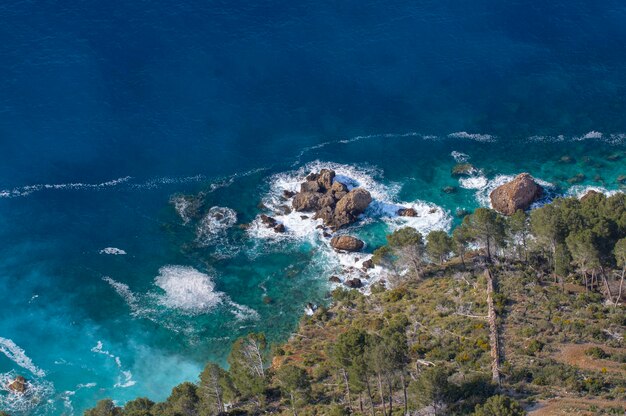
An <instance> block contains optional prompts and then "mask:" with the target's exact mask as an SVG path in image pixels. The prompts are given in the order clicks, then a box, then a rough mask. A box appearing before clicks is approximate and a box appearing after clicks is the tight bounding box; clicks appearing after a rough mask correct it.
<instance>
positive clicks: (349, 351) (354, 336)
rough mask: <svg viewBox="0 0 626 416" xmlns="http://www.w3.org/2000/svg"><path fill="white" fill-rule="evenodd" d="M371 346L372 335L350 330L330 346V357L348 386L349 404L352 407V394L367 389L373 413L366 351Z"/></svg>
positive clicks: (355, 329)
mask: <svg viewBox="0 0 626 416" xmlns="http://www.w3.org/2000/svg"><path fill="white" fill-rule="evenodd" d="M369 344H370V335H369V334H368V333H367V332H365V331H363V330H360V329H357V328H350V329H348V331H346V332H344V333H343V334H341V335H340V336H339V337H338V338H337V341H336V342H335V343H334V344H333V345H331V346H330V349H329V356H330V358H331V361H332V363H333V364H334V365H335V367H337V369H338V370H339V371H340V373H341V378H342V379H343V381H344V383H345V386H346V397H347V400H348V404H349V406H350V407H352V397H351V396H352V392H353V391H354V392H360V391H363V390H364V389H366V391H367V394H368V397H369V401H370V408H371V410H372V413H373V404H372V392H371V386H370V384H369V370H370V369H369V368H368V365H367V364H368V363H367V358H366V351H367V349H368V347H369Z"/></svg>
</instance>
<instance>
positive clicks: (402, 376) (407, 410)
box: [400, 275, 624, 416]
mask: <svg viewBox="0 0 626 416" xmlns="http://www.w3.org/2000/svg"><path fill="white" fill-rule="evenodd" d="M623 277H624V276H623V275H622V279H623ZM400 381H401V382H402V395H403V397H404V416H406V415H408V414H409V407H408V406H409V403H408V400H407V397H406V383H405V381H404V370H403V371H402V372H401V373H400Z"/></svg>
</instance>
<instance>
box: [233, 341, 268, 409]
mask: <svg viewBox="0 0 626 416" xmlns="http://www.w3.org/2000/svg"><path fill="white" fill-rule="evenodd" d="M266 353H267V341H266V339H265V335H264V334H262V333H251V334H248V335H247V336H245V337H242V338H239V339H238V340H237V341H235V343H234V344H233V347H232V349H231V351H230V355H229V356H228V364H229V365H230V376H231V379H232V382H233V384H234V386H235V388H236V389H237V391H238V392H239V393H240V394H241V395H242V396H243V397H244V398H251V397H255V398H257V399H259V398H260V396H261V394H262V393H263V391H264V390H265V384H266V379H265V376H266V374H265V361H264V360H265V354H266Z"/></svg>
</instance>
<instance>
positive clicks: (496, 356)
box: [485, 269, 500, 386]
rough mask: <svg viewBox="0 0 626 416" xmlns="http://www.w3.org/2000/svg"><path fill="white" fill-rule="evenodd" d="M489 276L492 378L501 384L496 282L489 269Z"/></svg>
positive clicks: (488, 303) (487, 275) (487, 272)
mask: <svg viewBox="0 0 626 416" xmlns="http://www.w3.org/2000/svg"><path fill="white" fill-rule="evenodd" d="M485 277H486V278H487V306H488V308H489V314H488V315H487V316H488V319H489V343H490V344H491V380H492V381H493V382H494V383H495V384H497V385H498V386H499V385H500V345H499V341H498V322H497V318H498V317H497V315H496V308H495V306H494V304H493V295H494V282H493V276H492V275H491V272H490V271H489V269H486V270H485Z"/></svg>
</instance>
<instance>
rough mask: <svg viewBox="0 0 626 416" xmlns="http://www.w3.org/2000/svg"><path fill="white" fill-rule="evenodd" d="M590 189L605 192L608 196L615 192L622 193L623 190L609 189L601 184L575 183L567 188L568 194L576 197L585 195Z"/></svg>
mask: <svg viewBox="0 0 626 416" xmlns="http://www.w3.org/2000/svg"><path fill="white" fill-rule="evenodd" d="M589 191H595V192H599V193H601V194H604V195H606V196H613V195H615V194H618V193H621V191H618V190H609V189H606V188H603V187H601V186H584V185H574V186H572V187H571V188H569V189H568V190H567V196H573V197H576V198H578V199H580V198H582V197H583V196H585V195H586V194H587V192H589Z"/></svg>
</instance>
